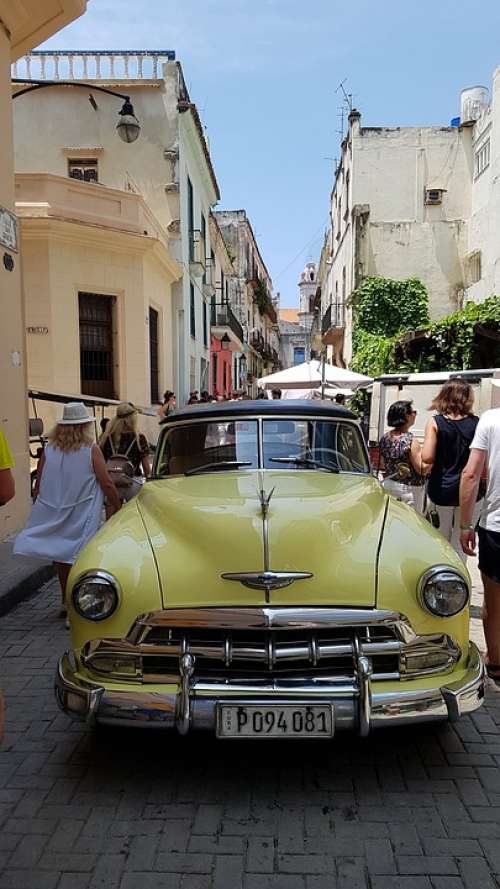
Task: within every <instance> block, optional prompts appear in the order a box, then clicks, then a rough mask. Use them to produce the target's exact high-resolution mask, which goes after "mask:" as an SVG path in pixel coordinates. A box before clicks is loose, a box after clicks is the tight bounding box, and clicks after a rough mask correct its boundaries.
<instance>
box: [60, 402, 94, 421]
mask: <svg viewBox="0 0 500 889" xmlns="http://www.w3.org/2000/svg"><path fill="white" fill-rule="evenodd" d="M93 422H94V417H91V416H90V415H89V414H88V413H87V408H86V407H85V405H84V403H83V401H69V402H68V404H65V405H64V411H63V415H62V419H61V420H59V425H60V426H79V425H81V424H83V423H93Z"/></svg>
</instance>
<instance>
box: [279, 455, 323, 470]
mask: <svg viewBox="0 0 500 889" xmlns="http://www.w3.org/2000/svg"><path fill="white" fill-rule="evenodd" d="M269 462H270V463H293V464H294V465H295V466H316V467H317V468H318V469H326V471H327V472H339V470H338V469H337V467H336V466H332V464H331V463H322V462H321V460H313V459H312V458H310V457H269Z"/></svg>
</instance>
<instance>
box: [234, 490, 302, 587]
mask: <svg viewBox="0 0 500 889" xmlns="http://www.w3.org/2000/svg"><path fill="white" fill-rule="evenodd" d="M274 491H275V489H274V488H272V489H271V491H270V492H269V494H266V492H265V490H264V488H263V487H262V488H261V489H260V490H259V491H258V492H257V493H258V497H259V502H260V509H261V515H262V538H263V544H264V570H263V571H238V572H232V573H226V574H222V575H221V577H223V578H224V580H235V581H237V582H239V583H241V584H243V586H246V587H249V588H250V589H252V590H264V591H265V593H266V602H269V593H270V592H271V591H272V590H282V589H284V588H285V587H287V586H290V584H292V583H293V582H294V581H295V580H307V579H308V578H309V577H312V576H313V575H312V574H311V572H310V571H272V570H271V568H270V567H269V504H270V502H271V497H272V496H273V494H274Z"/></svg>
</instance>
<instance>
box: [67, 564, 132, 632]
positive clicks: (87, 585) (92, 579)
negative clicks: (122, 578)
mask: <svg viewBox="0 0 500 889" xmlns="http://www.w3.org/2000/svg"><path fill="white" fill-rule="evenodd" d="M72 598H73V606H74V608H75V611H76V612H77V614H79V615H80V616H81V617H85V618H86V619H87V620H105V619H106V618H107V617H110V616H111V615H112V614H113V612H114V611H116V609H117V608H118V602H119V601H120V588H119V586H118V582H117V581H116V579H115V578H114V577H113V575H112V574H108V573H107V572H106V571H93V572H89V573H88V574H84V575H82V577H79V578H78V580H77V581H76V583H75V585H74V587H73V595H72Z"/></svg>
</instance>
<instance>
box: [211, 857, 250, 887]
mask: <svg viewBox="0 0 500 889" xmlns="http://www.w3.org/2000/svg"><path fill="white" fill-rule="evenodd" d="M243 865H244V862H243V857H242V856H239V855H217V856H216V858H215V870H214V873H213V877H212V889H242V886H243Z"/></svg>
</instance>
